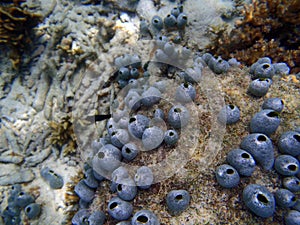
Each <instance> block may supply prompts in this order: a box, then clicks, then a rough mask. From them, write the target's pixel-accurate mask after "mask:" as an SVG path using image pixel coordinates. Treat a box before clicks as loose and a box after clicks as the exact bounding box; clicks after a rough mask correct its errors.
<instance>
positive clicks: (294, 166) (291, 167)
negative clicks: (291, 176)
mask: <svg viewBox="0 0 300 225" xmlns="http://www.w3.org/2000/svg"><path fill="white" fill-rule="evenodd" d="M288 169H289V170H291V171H296V170H297V166H296V165H295V164H291V165H288Z"/></svg>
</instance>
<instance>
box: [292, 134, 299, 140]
mask: <svg viewBox="0 0 300 225" xmlns="http://www.w3.org/2000/svg"><path fill="white" fill-rule="evenodd" d="M293 138H295V139H296V140H297V141H298V142H300V135H298V134H295V135H294V136H293Z"/></svg>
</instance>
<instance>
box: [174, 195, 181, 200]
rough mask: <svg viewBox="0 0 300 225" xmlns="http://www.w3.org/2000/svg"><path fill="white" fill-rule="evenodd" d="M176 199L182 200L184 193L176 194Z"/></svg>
mask: <svg viewBox="0 0 300 225" xmlns="http://www.w3.org/2000/svg"><path fill="white" fill-rule="evenodd" d="M175 199H176V200H177V201H180V200H182V199H183V196H182V195H176V197H175Z"/></svg>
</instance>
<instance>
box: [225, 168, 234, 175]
mask: <svg viewBox="0 0 300 225" xmlns="http://www.w3.org/2000/svg"><path fill="white" fill-rule="evenodd" d="M226 173H227V174H234V171H233V169H227V170H226Z"/></svg>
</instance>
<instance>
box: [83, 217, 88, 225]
mask: <svg viewBox="0 0 300 225" xmlns="http://www.w3.org/2000/svg"><path fill="white" fill-rule="evenodd" d="M81 222H82V224H89V223H90V222H89V218H87V217H83V218H82V221H81Z"/></svg>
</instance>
